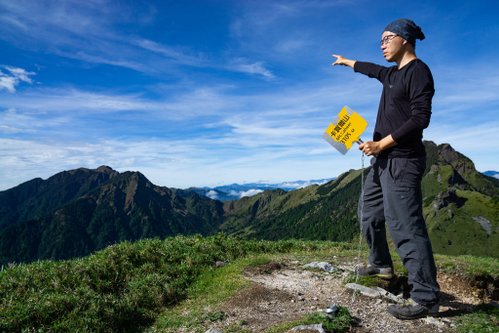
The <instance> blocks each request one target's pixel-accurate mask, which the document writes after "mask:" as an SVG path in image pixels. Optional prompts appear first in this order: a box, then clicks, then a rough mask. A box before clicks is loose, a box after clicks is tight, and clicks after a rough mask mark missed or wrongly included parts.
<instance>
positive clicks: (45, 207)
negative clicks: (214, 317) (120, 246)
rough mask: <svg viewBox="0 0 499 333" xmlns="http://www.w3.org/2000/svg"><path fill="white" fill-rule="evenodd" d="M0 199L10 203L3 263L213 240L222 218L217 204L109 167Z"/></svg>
mask: <svg viewBox="0 0 499 333" xmlns="http://www.w3.org/2000/svg"><path fill="white" fill-rule="evenodd" d="M0 198H4V199H5V200H6V202H7V203H8V204H10V205H11V206H10V207H7V205H6V204H5V202H1V201H0V211H5V212H8V213H6V214H4V215H0V264H5V263H9V262H29V261H32V260H36V259H69V258H74V257H78V256H83V255H88V254H89V253H91V252H92V251H95V250H99V249H102V248H104V247H106V246H109V245H111V244H114V243H117V242H121V241H127V240H128V241H135V240H139V239H144V238H154V237H159V238H164V237H167V236H174V235H179V234H183V235H189V234H196V233H199V234H202V235H210V234H214V233H215V232H217V231H218V226H219V225H220V224H221V223H222V219H223V205H222V203H220V202H218V201H214V200H210V199H209V198H206V197H200V196H199V195H197V194H195V193H194V192H191V191H183V190H176V189H169V188H165V187H159V186H155V185H153V184H152V183H151V182H149V181H148V180H147V179H146V178H145V177H144V176H143V175H142V174H140V173H138V172H125V173H122V174H120V173H118V172H116V171H113V170H111V169H110V168H107V167H101V168H99V169H96V170H88V169H78V170H73V171H69V172H62V173H60V174H57V175H55V176H53V177H51V178H49V179H48V180H46V181H41V180H34V181H32V182H28V183H25V184H22V185H19V186H18V187H16V188H13V189H10V190H7V191H4V192H0ZM24 218H26V220H24ZM16 219H17V220H16Z"/></svg>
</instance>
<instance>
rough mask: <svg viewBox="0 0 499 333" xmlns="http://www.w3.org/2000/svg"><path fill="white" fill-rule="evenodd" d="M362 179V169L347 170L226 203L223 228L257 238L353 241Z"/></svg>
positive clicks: (356, 226) (356, 229)
mask: <svg viewBox="0 0 499 333" xmlns="http://www.w3.org/2000/svg"><path fill="white" fill-rule="evenodd" d="M347 177H349V178H350V179H346V178H347ZM360 180H361V177H360V172H356V173H355V172H354V173H346V174H343V175H341V176H340V177H338V179H336V180H335V181H332V182H329V183H327V184H324V185H322V186H319V187H311V188H305V189H300V190H296V191H292V192H288V193H286V192H284V191H265V192H264V193H263V194H260V195H257V196H255V197H253V198H248V199H246V200H243V199H241V200H240V202H236V203H234V202H230V203H226V214H225V221H224V224H223V225H222V226H221V230H223V231H225V232H229V233H230V232H233V233H235V234H237V235H241V236H243V237H248V238H256V239H270V240H277V239H290V238H295V239H309V240H314V239H315V240H333V241H348V240H351V239H352V238H353V237H354V235H356V234H357V233H358V230H359V226H358V222H357V202H358V197H359V194H360ZM308 192H311V193H308ZM304 193H305V194H304ZM275 202H279V203H275ZM275 206H277V207H275Z"/></svg>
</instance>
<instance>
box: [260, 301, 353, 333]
mask: <svg viewBox="0 0 499 333" xmlns="http://www.w3.org/2000/svg"><path fill="white" fill-rule="evenodd" d="M314 324H322V327H323V328H324V330H325V331H326V332H328V333H342V332H346V331H347V330H348V329H349V328H350V327H351V326H352V325H353V324H354V319H353V318H352V316H351V315H350V313H349V312H348V310H347V309H346V308H344V307H340V308H339V311H338V313H337V315H336V316H335V317H334V318H332V319H330V318H327V317H326V316H325V315H324V314H323V313H320V312H314V313H311V314H308V315H307V316H305V317H304V318H302V319H299V320H296V321H292V322H290V323H283V324H278V325H275V326H273V327H271V328H269V329H267V330H266V331H265V333H284V332H288V331H289V329H291V328H293V327H295V326H299V325H314Z"/></svg>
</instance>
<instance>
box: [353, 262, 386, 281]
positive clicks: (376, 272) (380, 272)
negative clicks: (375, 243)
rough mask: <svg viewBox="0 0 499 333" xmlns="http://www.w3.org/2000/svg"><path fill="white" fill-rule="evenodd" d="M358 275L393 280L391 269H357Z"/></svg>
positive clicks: (370, 267)
mask: <svg viewBox="0 0 499 333" xmlns="http://www.w3.org/2000/svg"><path fill="white" fill-rule="evenodd" d="M357 274H359V275H360V276H378V277H380V278H382V279H387V280H390V279H392V278H393V269H392V268H391V267H376V266H373V265H367V266H364V267H358V268H357Z"/></svg>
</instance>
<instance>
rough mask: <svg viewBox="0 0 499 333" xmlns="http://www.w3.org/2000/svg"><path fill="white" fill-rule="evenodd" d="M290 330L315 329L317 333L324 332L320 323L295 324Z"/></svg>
mask: <svg viewBox="0 0 499 333" xmlns="http://www.w3.org/2000/svg"><path fill="white" fill-rule="evenodd" d="M291 331H317V332H318V333H326V331H325V330H324V328H323V327H322V324H315V325H300V326H295V327H293V328H292V329H291Z"/></svg>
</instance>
